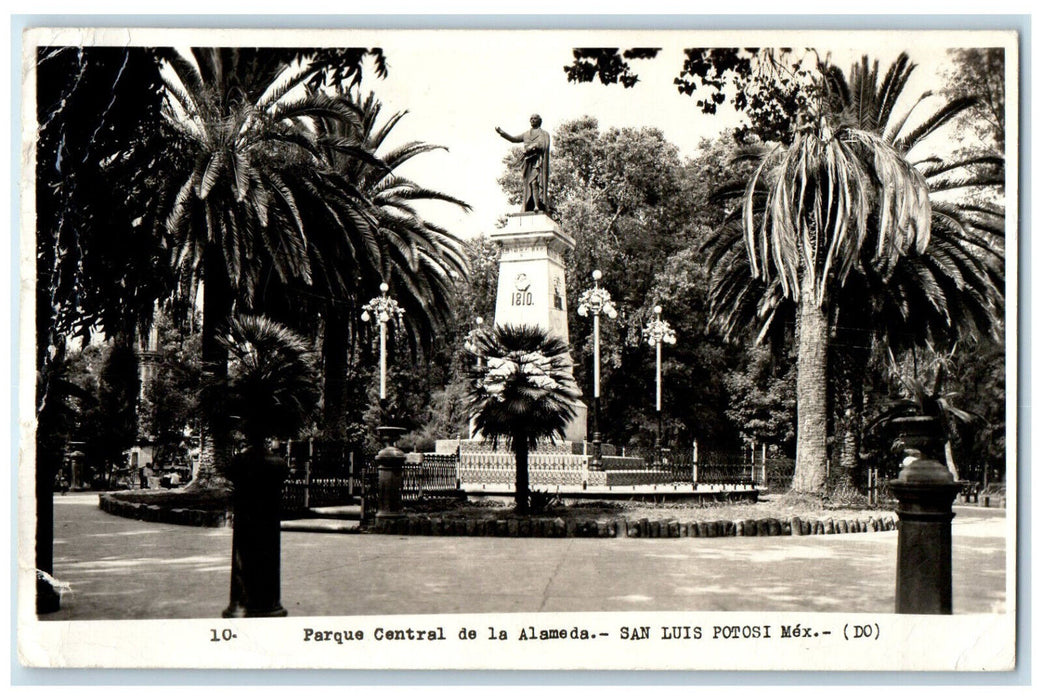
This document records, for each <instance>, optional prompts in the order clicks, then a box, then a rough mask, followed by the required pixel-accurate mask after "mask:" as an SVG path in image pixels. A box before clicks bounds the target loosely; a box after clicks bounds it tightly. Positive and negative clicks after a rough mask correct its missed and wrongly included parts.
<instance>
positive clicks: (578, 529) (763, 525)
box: [365, 514, 897, 538]
mask: <svg viewBox="0 0 1042 700" xmlns="http://www.w3.org/2000/svg"><path fill="white" fill-rule="evenodd" d="M896 529H897V521H896V519H895V518H894V517H893V516H880V517H871V518H859V519H850V520H846V519H841V518H826V519H824V520H803V519H802V518H799V517H793V518H791V519H788V520H780V519H778V518H760V519H755V520H735V521H731V520H709V521H697V522H680V521H677V520H669V519H667V520H649V519H647V518H640V519H635V520H630V519H628V518H612V519H578V520H577V519H568V520H565V519H563V518H549V517H546V518H499V519H494V520H493V519H486V518H482V519H477V518H461V517H436V516H435V517H431V516H427V515H409V514H405V515H402V516H400V517H398V518H394V519H386V520H383V521H380V522H376V523H374V524H373V525H371V526H369V527H368V528H366V530H365V531H366V532H369V533H374V534H382V535H421V536H441V537H633V538H679V537H779V536H796V537H799V536H809V535H839V534H848V533H859V532H885V531H889V530H896Z"/></svg>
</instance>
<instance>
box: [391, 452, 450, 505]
mask: <svg viewBox="0 0 1042 700" xmlns="http://www.w3.org/2000/svg"><path fill="white" fill-rule="evenodd" d="M458 494H459V456H458V455H454V454H450V455H440V454H425V455H423V461H422V462H421V463H420V464H407V465H406V466H405V469H404V470H403V472H402V500H403V501H419V500H423V499H425V498H453V497H455V496H457V495H458Z"/></svg>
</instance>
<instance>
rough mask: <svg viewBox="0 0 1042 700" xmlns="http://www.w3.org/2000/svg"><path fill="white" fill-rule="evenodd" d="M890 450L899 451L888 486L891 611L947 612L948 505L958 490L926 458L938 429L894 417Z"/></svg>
mask: <svg viewBox="0 0 1042 700" xmlns="http://www.w3.org/2000/svg"><path fill="white" fill-rule="evenodd" d="M894 424H895V425H894V427H895V428H896V429H897V431H898V436H897V439H896V440H895V443H894V445H895V448H896V449H898V450H900V451H902V452H903V453H904V459H903V461H902V468H901V472H900V474H898V477H897V479H895V480H893V481H891V482H890V488H891V490H892V491H893V493H894V496H896V498H897V501H898V506H897V517H898V520H899V522H898V536H897V589H896V596H895V598H896V605H895V611H896V612H897V613H898V614H907V615H950V614H951V613H952V518H954V517H955V514H954V513H953V512H952V503H953V502H954V501H955V496H956V494H958V492H959V484H957V483H955V480H954V479H953V477H952V475H951V472H949V471H948V469H947V468H945V466H944V465H943V464H941V463H940V462H939V461H937V460H936V459H933V458H932V457H930V456H929V455H930V454H932V451H931V448H932V447H934V445H935V444H936V442H937V435H938V432H937V431H938V429H939V426H938V424H937V419H935V418H931V417H913V418H899V419H897V420H896V421H894Z"/></svg>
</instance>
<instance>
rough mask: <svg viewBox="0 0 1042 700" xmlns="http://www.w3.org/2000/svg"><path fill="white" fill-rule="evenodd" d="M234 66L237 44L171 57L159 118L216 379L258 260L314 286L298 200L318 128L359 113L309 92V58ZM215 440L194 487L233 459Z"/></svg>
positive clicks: (313, 165) (307, 184)
mask: <svg viewBox="0 0 1042 700" xmlns="http://www.w3.org/2000/svg"><path fill="white" fill-rule="evenodd" d="M238 68H241V66H240V65H239V63H238V52H237V50H235V49H193V50H192V51H191V54H190V56H187V55H182V54H180V53H178V52H171V53H170V54H168V57H167V63H166V68H165V70H164V81H165V88H166V93H165V97H166V101H165V103H164V115H165V116H166V118H167V123H168V125H169V127H170V129H171V131H172V133H173V136H172V144H171V145H172V147H173V148H175V149H177V150H178V152H179V153H180V154H181V155H182V157H181V167H180V169H179V170H178V171H177V172H174V173H171V174H170V183H171V189H170V193H171V196H170V198H169V201H170V204H169V207H170V208H169V215H168V216H167V219H166V228H167V231H168V233H169V235H170V238H171V250H172V253H173V264H174V267H175V270H176V272H177V275H178V280H179V285H180V290H181V292H182V293H183V294H184V295H185V296H187V297H188V298H194V297H195V295H196V291H197V288H198V285H199V283H200V282H204V284H203V285H202V286H203V301H202V306H203V329H202V330H203V338H202V356H203V363H204V369H205V371H207V372H209V373H210V374H211V375H213V376H214V377H215V378H217V379H219V378H221V377H223V376H225V374H226V372H227V361H228V359H227V358H228V356H227V350H226V349H225V348H224V347H223V346H222V345H221V344H220V343H219V342H218V339H217V336H218V334H217V329H218V328H219V327H220V326H221V325H223V324H225V323H227V320H228V318H229V317H230V315H231V313H232V310H233V308H234V306H235V304H236V302H237V301H245V302H246V303H249V301H251V300H252V298H253V296H254V294H255V292H256V283H257V280H258V279H259V271H260V270H261V269H262V268H263V266H264V265H270V266H271V267H272V268H273V269H274V270H275V273H276V274H277V276H278V277H279V279H281V280H282V281H284V282H285V281H288V280H291V279H300V280H303V281H305V282H307V281H310V279H311V276H312V268H311V258H310V257H309V255H308V249H309V233H310V232H309V231H308V230H307V228H306V226H305V222H304V218H303V217H302V215H301V210H300V206H299V200H300V193H301V192H302V191H310V190H311V189H313V188H314V187H318V186H321V184H322V174H323V161H322V159H321V154H320V152H319V139H318V136H317V132H316V130H315V129H314V124H315V123H316V122H317V121H319V120H323V119H326V120H328V119H340V120H344V121H351V120H352V119H353V118H355V115H354V113H352V112H351V111H350V110H348V109H346V108H345V107H344V105H343V104H342V103H341V102H339V101H337V100H335V99H332V98H330V97H328V96H325V95H324V94H321V93H316V92H312V91H310V90H308V89H307V88H306V85H305V83H307V81H309V80H310V79H312V78H313V77H314V74H315V69H314V68H312V67H311V65H310V64H309V63H308V62H307V61H297V62H294V63H292V64H290V65H284V66H282V68H283V69H282V71H281V72H280V73H278V74H277V75H274V76H273V75H270V74H268V73H267V72H265V73H263V74H253V75H250V74H249V72H248V71H243V70H237V69H238ZM210 437H211V438H212V439H209V440H206V441H205V442H204V450H203V459H201V466H200V473H198V474H197V475H196V477H195V479H194V481H195V482H196V483H197V484H199V483H202V484H205V483H207V482H211V481H215V480H218V481H219V477H218V476H217V472H218V471H219V468H220V467H221V466H222V465H223V464H225V463H226V461H227V457H228V445H227V444H225V443H223V442H222V440H221V437H220V434H219V431H213V430H211V431H210Z"/></svg>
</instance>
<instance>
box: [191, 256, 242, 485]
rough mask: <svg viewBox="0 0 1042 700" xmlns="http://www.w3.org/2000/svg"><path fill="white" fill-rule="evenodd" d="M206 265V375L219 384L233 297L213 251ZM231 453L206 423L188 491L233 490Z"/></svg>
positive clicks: (220, 434)
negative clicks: (222, 340) (224, 329)
mask: <svg viewBox="0 0 1042 700" xmlns="http://www.w3.org/2000/svg"><path fill="white" fill-rule="evenodd" d="M203 265H204V268H203V269H204V275H205V277H204V278H203V329H202V339H201V340H202V356H203V375H204V377H205V378H206V379H207V380H208V381H217V380H220V379H223V378H226V377H227V376H228V350H227V349H225V348H224V346H222V345H221V344H220V342H218V335H219V332H220V329H221V328H222V327H223V326H225V325H227V323H228V320H229V318H230V317H231V312H232V295H231V287H230V284H229V280H228V272H227V270H226V269H225V268H224V265H223V264H222V261H221V258H220V256H219V255H218V253H217V251H216V250H215V249H214V248H211V249H210V250H208V251H207V253H206V259H205V261H204V263H203ZM231 454H232V447H231V442H230V440H229V436H228V435H227V434H226V433H225V431H224V430H222V429H221V428H220V427H219V426H217V425H215V424H214V423H212V422H211V423H210V424H209V425H206V424H204V425H203V429H202V436H201V443H200V447H199V467H198V469H197V470H196V472H195V474H193V475H192V481H191V482H190V483H189V484H188V486H187V487H186V488H187V489H190V490H194V489H197V488H225V489H230V488H231V483H230V482H229V481H228V479H227V478H225V476H224V473H225V469H226V467H227V466H228V464H229V460H230V459H231Z"/></svg>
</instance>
